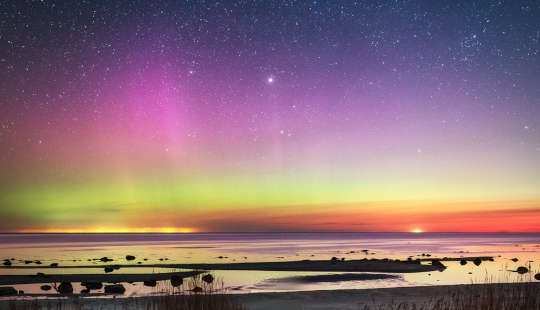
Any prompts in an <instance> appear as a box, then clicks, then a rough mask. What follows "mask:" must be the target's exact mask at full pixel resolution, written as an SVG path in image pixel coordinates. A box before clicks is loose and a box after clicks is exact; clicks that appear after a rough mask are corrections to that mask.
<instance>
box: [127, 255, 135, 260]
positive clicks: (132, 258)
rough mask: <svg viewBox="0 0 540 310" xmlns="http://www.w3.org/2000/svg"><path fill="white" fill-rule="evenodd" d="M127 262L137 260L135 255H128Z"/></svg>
mask: <svg viewBox="0 0 540 310" xmlns="http://www.w3.org/2000/svg"><path fill="white" fill-rule="evenodd" d="M126 260H135V256H133V255H126Z"/></svg>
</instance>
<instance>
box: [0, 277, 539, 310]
mask: <svg viewBox="0 0 540 310" xmlns="http://www.w3.org/2000/svg"><path fill="white" fill-rule="evenodd" d="M525 286H526V287H527V289H528V290H529V291H531V290H532V292H533V294H540V283H518V284H475V285H445V286H421V287H399V288H381V289H364V290H328V291H306V292H286V293H254V294H237V295H230V299H231V300H234V301H237V302H239V303H241V304H242V305H244V306H245V307H246V308H247V309H251V310H272V309H279V310H300V309H302V310H307V309H314V310H319V309H329V310H338V309H339V310H349V309H351V310H352V309H365V308H364V307H367V308H366V309H393V308H397V306H398V305H399V304H401V303H407V304H409V305H411V304H416V305H418V306H426V307H427V308H425V309H431V307H432V306H433V305H434V304H435V303H436V302H437V301H441V300H451V299H453V298H455V296H456V295H463V296H474V295H477V294H478V295H480V294H482V292H487V291H490V290H493V291H496V292H501V289H502V290H507V291H512V290H522V287H525ZM157 298H160V299H163V298H168V297H137V298H116V299H113V298H99V299H77V300H75V301H74V300H73V299H64V300H58V299H49V300H39V301H37V303H36V301H33V302H31V301H23V300H18V301H7V300H3V301H0V309H1V310H3V309H10V310H12V309H66V310H67V309H103V310H108V309H125V310H130V309H132V310H139V309H148V304H151V303H152V300H155V299H157ZM172 298H174V297H172ZM25 303H26V304H30V303H34V306H33V307H31V308H25V307H24V306H25ZM387 307H388V308H387ZM509 309H511V308H509ZM534 309H536V308H534Z"/></svg>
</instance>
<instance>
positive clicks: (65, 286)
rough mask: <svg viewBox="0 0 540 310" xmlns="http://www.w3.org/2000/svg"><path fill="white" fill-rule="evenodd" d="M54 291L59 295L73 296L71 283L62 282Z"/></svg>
mask: <svg viewBox="0 0 540 310" xmlns="http://www.w3.org/2000/svg"><path fill="white" fill-rule="evenodd" d="M56 290H57V291H58V293H60V294H73V285H71V282H62V283H60V285H59V286H58V288H57V289H56Z"/></svg>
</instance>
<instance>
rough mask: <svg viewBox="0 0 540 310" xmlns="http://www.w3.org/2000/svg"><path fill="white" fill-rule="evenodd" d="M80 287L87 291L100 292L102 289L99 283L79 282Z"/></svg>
mask: <svg viewBox="0 0 540 310" xmlns="http://www.w3.org/2000/svg"><path fill="white" fill-rule="evenodd" d="M81 286H84V287H86V288H87V289H88V290H100V289H101V288H103V284H101V282H81Z"/></svg>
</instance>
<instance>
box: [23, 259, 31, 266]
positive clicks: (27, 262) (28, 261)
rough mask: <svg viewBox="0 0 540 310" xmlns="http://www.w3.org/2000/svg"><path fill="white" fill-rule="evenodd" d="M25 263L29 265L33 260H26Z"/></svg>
mask: <svg viewBox="0 0 540 310" xmlns="http://www.w3.org/2000/svg"><path fill="white" fill-rule="evenodd" d="M24 263H25V264H26V265H28V264H31V263H32V261H31V260H25V261H24Z"/></svg>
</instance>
